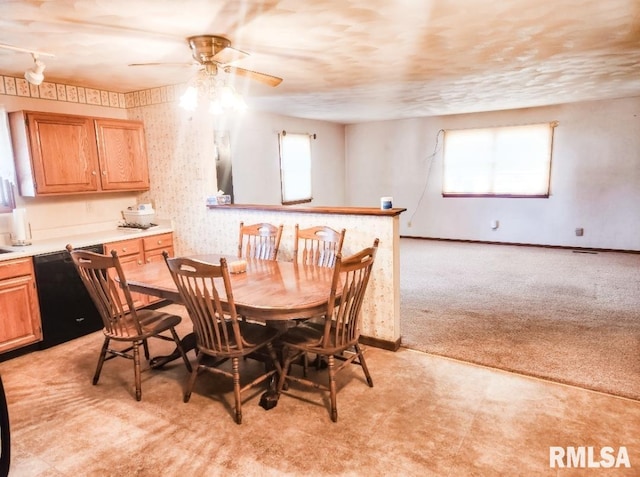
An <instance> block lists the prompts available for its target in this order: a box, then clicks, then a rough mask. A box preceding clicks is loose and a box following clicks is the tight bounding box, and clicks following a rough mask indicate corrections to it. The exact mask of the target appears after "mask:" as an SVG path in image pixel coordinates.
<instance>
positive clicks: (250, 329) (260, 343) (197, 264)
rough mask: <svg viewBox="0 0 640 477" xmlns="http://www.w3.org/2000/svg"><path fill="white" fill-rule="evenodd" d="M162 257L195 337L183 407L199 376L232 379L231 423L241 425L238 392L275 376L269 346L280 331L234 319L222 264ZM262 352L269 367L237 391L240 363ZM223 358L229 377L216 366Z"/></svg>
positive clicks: (277, 370) (276, 366) (273, 354)
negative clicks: (202, 373)
mask: <svg viewBox="0 0 640 477" xmlns="http://www.w3.org/2000/svg"><path fill="white" fill-rule="evenodd" d="M164 258H165V261H166V262H167V266H168V267H169V271H170V272H171V276H172V277H173V280H174V281H175V283H176V286H177V288H178V291H179V293H180V298H181V300H182V303H183V304H184V306H185V307H186V309H187V311H188V313H189V316H190V317H191V321H192V322H193V328H194V332H195V334H196V349H197V354H198V358H197V362H196V366H195V367H194V369H193V371H192V372H191V377H190V378H189V382H188V384H187V389H186V391H185V394H184V402H188V401H189V399H190V398H191V392H192V390H193V386H194V384H195V381H196V378H197V376H198V373H199V372H200V371H202V370H207V371H210V372H212V373H214V374H220V375H222V376H226V377H229V378H232V379H233V394H234V398H235V421H236V422H237V423H238V424H241V423H242V401H241V395H242V393H243V392H244V391H246V390H247V389H249V388H252V387H254V386H256V385H258V384H260V383H262V382H264V381H266V380H267V379H268V378H270V377H271V376H274V375H276V373H278V374H280V373H281V367H280V362H279V361H278V357H277V355H276V352H275V350H274V348H273V345H272V341H273V340H274V339H276V338H277V337H278V335H279V334H280V332H279V331H278V330H277V329H276V328H272V327H268V326H264V325H261V324H257V323H250V322H247V321H242V320H240V318H239V316H238V314H237V313H236V307H235V302H234V300H233V291H232V289H231V279H230V277H229V269H228V266H227V261H226V259H224V258H221V259H220V264H219V265H215V264H211V263H205V262H202V261H198V260H194V259H189V258H182V257H178V258H169V255H168V254H167V253H166V252H165V253H164ZM221 293H223V294H224V296H226V302H227V306H225V307H224V308H223V306H222V303H221V301H220V294H221ZM263 348H265V349H266V351H267V353H268V356H269V358H270V361H271V362H270V363H269V364H272V366H266V367H265V368H266V369H265V371H264V373H261V374H259V375H258V376H257V377H255V378H254V379H253V380H252V381H251V382H249V383H246V384H244V385H243V386H241V382H240V378H241V375H240V358H246V357H255V356H256V352H258V351H261V350H262V349H263ZM229 359H231V372H229V371H227V370H225V369H224V368H221V367H220V365H222V364H223V363H224V362H225V361H228V360H229ZM243 361H244V360H243Z"/></svg>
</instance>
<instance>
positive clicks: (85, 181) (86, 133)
mask: <svg viewBox="0 0 640 477" xmlns="http://www.w3.org/2000/svg"><path fill="white" fill-rule="evenodd" d="M26 121H27V128H28V138H29V139H28V140H29V152H30V156H31V166H32V174H33V181H34V184H33V185H34V189H35V192H36V193H37V194H38V195H41V194H61V193H70V192H92V191H97V190H98V177H97V174H98V153H97V149H96V140H95V131H94V128H93V121H92V119H91V118H85V117H82V116H66V115H62V114H48V113H28V114H27V116H26ZM16 154H18V152H16Z"/></svg>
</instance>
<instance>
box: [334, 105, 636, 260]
mask: <svg viewBox="0 0 640 477" xmlns="http://www.w3.org/2000/svg"><path fill="white" fill-rule="evenodd" d="M553 120H557V121H559V125H558V127H557V128H556V129H555V137H554V149H553V162H552V172H551V197H550V198H548V199H500V198H443V197H442V195H441V186H442V135H440V136H439V143H438V145H437V152H436V154H435V155H434V154H433V153H434V150H435V149H436V137H437V136H438V131H439V130H440V129H461V128H477V127H490V126H502V125H517V124H527V123H534V122H548V121H553ZM345 143H346V157H347V161H346V164H347V169H346V185H347V186H346V200H347V205H351V206H371V205H376V204H378V203H379V200H380V197H381V196H383V195H390V196H393V197H394V207H404V208H406V209H407V211H406V212H404V213H403V214H402V216H401V222H400V224H401V225H400V234H401V235H403V236H416V237H432V238H443V239H462V240H480V241H495V242H507V243H527V244H539V245H561V246H571V247H588V248H591V247H593V248H604V249H620V250H640V98H627V99H620V100H614V101H610V100H608V101H597V102H589V103H578V104H565V105H560V106H553V107H545V108H531V109H522V110H514V111H502V112H491V113H479V114H468V115H456V116H440V117H430V118H420V119H407V120H399V121H385V122H374V123H366V124H355V125H349V126H347V127H346V139H345ZM421 197H422V199H421ZM492 220H498V221H499V222H500V226H499V228H498V229H497V230H492V229H491V227H490V224H491V221H492ZM578 227H582V228H584V236H582V237H577V236H576V235H575V229H576V228H578Z"/></svg>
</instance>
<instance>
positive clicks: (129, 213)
mask: <svg viewBox="0 0 640 477" xmlns="http://www.w3.org/2000/svg"><path fill="white" fill-rule="evenodd" d="M155 216H156V213H155V211H154V210H153V206H152V205H151V204H138V205H135V206H132V207H127V210H123V211H122V217H123V218H124V224H122V225H120V227H123V228H134V229H148V228H150V227H155V226H156V224H154V223H153V221H154V220H155Z"/></svg>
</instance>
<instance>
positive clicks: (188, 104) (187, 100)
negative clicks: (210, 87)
mask: <svg viewBox="0 0 640 477" xmlns="http://www.w3.org/2000/svg"><path fill="white" fill-rule="evenodd" d="M180 107H181V108H183V109H186V110H187V111H195V110H196V108H197V107H198V89H197V88H196V87H195V86H189V87H187V89H186V91H185V92H184V93H183V94H182V96H180Z"/></svg>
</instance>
